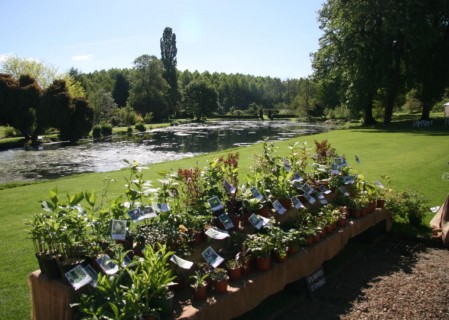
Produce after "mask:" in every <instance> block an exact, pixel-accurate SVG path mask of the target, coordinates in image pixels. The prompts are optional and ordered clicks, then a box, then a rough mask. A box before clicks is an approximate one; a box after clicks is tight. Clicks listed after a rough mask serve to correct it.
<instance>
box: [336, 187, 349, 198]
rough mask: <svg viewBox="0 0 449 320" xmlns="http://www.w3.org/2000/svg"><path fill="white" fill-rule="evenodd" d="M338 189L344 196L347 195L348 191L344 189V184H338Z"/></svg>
mask: <svg viewBox="0 0 449 320" xmlns="http://www.w3.org/2000/svg"><path fill="white" fill-rule="evenodd" d="M338 190H339V191H340V192H341V193H343V194H344V195H345V196H346V197H349V192H348V190H346V188H345V187H344V186H340V187H339V188H338Z"/></svg>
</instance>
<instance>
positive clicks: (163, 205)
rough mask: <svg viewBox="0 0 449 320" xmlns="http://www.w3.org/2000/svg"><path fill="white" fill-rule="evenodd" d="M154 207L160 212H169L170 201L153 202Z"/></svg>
mask: <svg viewBox="0 0 449 320" xmlns="http://www.w3.org/2000/svg"><path fill="white" fill-rule="evenodd" d="M153 209H155V210H156V211H158V212H169V211H170V206H169V205H168V203H153Z"/></svg>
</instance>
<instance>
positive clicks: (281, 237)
mask: <svg viewBox="0 0 449 320" xmlns="http://www.w3.org/2000/svg"><path fill="white" fill-rule="evenodd" d="M267 235H268V237H269V239H270V242H271V243H272V245H273V253H274V255H275V257H276V260H277V261H278V262H285V261H286V260H287V257H288V255H287V253H288V240H289V238H288V234H287V232H285V231H284V230H282V229H281V228H280V227H278V226H270V228H268V234H267Z"/></svg>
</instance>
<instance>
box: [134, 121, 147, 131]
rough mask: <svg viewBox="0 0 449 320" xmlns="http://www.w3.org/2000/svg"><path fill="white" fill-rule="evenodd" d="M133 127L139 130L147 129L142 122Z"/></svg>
mask: <svg viewBox="0 0 449 320" xmlns="http://www.w3.org/2000/svg"><path fill="white" fill-rule="evenodd" d="M134 128H136V130H137V131H139V132H145V131H146V130H147V128H145V124H143V123H142V122H139V123H137V124H136V125H135V126H134Z"/></svg>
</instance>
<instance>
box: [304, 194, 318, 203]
mask: <svg viewBox="0 0 449 320" xmlns="http://www.w3.org/2000/svg"><path fill="white" fill-rule="evenodd" d="M304 198H306V200H307V202H308V203H310V204H314V203H315V202H316V199H315V198H314V197H312V196H311V195H310V194H307V193H306V194H304Z"/></svg>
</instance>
